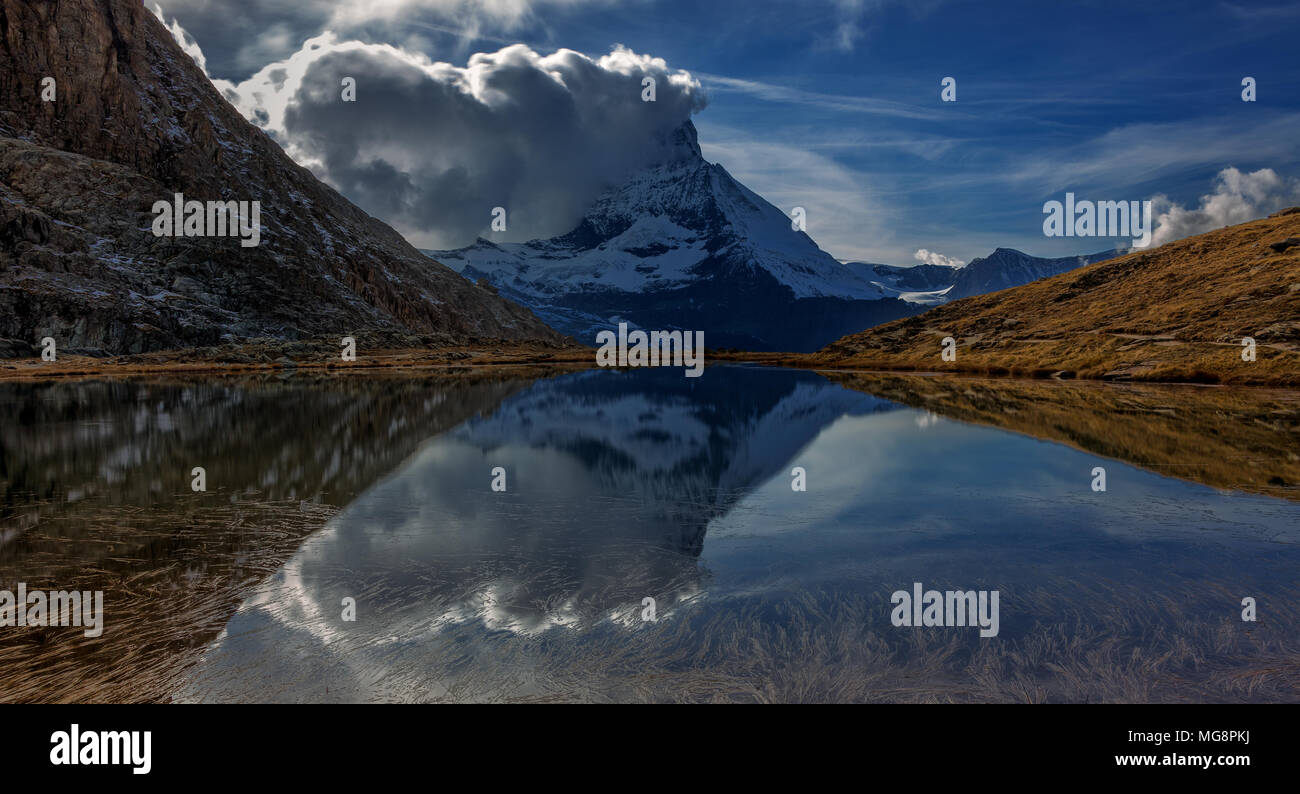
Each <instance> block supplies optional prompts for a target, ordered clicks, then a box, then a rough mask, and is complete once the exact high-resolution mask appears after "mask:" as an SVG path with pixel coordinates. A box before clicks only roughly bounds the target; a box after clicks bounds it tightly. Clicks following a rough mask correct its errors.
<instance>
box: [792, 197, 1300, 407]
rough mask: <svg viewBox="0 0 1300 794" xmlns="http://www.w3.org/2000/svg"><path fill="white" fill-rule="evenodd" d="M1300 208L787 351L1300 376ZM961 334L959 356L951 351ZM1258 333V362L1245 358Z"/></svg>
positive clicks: (866, 360) (1234, 378)
mask: <svg viewBox="0 0 1300 794" xmlns="http://www.w3.org/2000/svg"><path fill="white" fill-rule="evenodd" d="M1298 235H1300V209H1292V210H1287V211H1285V212H1284V213H1278V214H1276V215H1274V216H1272V217H1270V218H1266V219H1262V220H1258V221H1252V222H1250V223H1244V224H1241V225H1239V226H1231V227H1228V228H1226V229H1220V230H1218V231H1214V232H1209V233H1207V234H1202V235H1199V236H1196V237H1189V238H1187V239H1185V240H1179V241H1176V242H1172V243H1168V244H1166V245H1163V246H1161V247H1159V248H1156V249H1153V250H1150V251H1142V252H1137V253H1132V254H1128V255H1126V256H1122V257H1119V258H1117V259H1112V260H1109V261H1106V262H1099V263H1097V264H1095V265H1089V266H1087V267H1082V268H1079V269H1077V270H1071V271H1069V272H1067V273H1062V274H1061V275H1059V276H1054V277H1052V278H1048V279H1043V280H1042V281H1035V282H1033V283H1031V284H1025V285H1024V286H1020V287H1015V288H1013V289H1008V290H1003V291H1001V292H995V293H991V294H988V295H979V296H976V297H973V298H966V299H964V300H959V301H955V302H953V303H950V304H947V305H944V306H939V307H936V308H934V309H931V310H930V311H928V312H925V313H924V314H920V315H917V316H915V317H910V318H907V319H904V320H897V321H894V322H891V323H886V324H885V325H881V326H878V327H876V328H872V329H870V330H867V331H864V332H862V333H859V334H854V335H851V336H847V337H844V338H843V339H841V340H839V341H837V342H835V343H833V344H831V345H829V346H827V347H826V348H825V349H823V350H821V351H819V352H817V353H814V354H811V355H809V356H789V357H785V358H782V359H779V360H781V361H783V363H790V364H794V365H798V366H815V367H852V368H857V369H878V370H922V371H940V372H970V373H980V374H1011V375H1021V376H1036V377H1041V376H1047V375H1050V374H1052V373H1057V372H1061V373H1064V374H1065V375H1066V376H1072V377H1079V378H1105V379H1130V380H1146V381H1181V382H1195V383H1231V384H1243V385H1271V386H1300V246H1295V245H1293V246H1290V247H1286V248H1285V250H1277V248H1276V247H1275V246H1274V244H1275V243H1281V242H1283V241H1285V240H1287V239H1288V238H1292V237H1297V236H1298ZM948 336H951V337H953V338H954V339H956V341H957V360H956V362H944V361H943V360H942V359H941V357H940V346H941V340H942V339H943V338H944V337H948ZM1247 336H1249V337H1252V338H1254V339H1255V340H1256V343H1257V345H1258V350H1257V360H1256V361H1254V362H1245V361H1242V358H1241V351H1242V347H1241V340H1242V338H1243V337H1247Z"/></svg>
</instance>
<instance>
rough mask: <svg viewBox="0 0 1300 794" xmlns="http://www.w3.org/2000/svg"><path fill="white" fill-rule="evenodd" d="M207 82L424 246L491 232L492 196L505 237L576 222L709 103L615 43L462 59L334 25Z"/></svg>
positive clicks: (691, 81)
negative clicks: (586, 49)
mask: <svg viewBox="0 0 1300 794" xmlns="http://www.w3.org/2000/svg"><path fill="white" fill-rule="evenodd" d="M171 29H172V32H173V33H174V34H175V35H177V37H178V39H180V40H181V41H182V43H183V44H184V45H185V46H186V49H187V51H188V52H189V53H190V54H191V55H192V56H194V57H195V59H196V60H197V61H198V62H199V63H200V64H202V63H203V61H202V58H203V54H202V52H201V51H200V50H199V48H198V45H197V44H195V43H194V42H193V40H192V39H190V38H189V37H187V36H186V35H185V32H184V31H183V30H182V29H181V28H180V26H179V25H177V24H175V23H174V22H173V23H172V24H171ZM348 77H350V78H353V79H354V80H355V85H356V92H355V96H356V101H354V102H345V101H343V81H344V78H348ZM647 77H649V78H653V79H654V81H655V85H654V94H655V101H653V102H647V101H644V100H643V94H644V92H645V88H644V83H643V81H644V79H645V78H647ZM214 82H215V83H216V85H217V86H218V88H220V89H221V90H222V91H223V92H224V93H225V94H226V96H227V98H228V99H229V100H230V101H231V102H232V103H233V104H234V105H235V106H236V107H237V108H239V110H240V111H241V112H242V113H243V114H244V115H245V116H247V117H248V118H250V119H252V120H253V121H254V122H255V123H257V124H259V125H260V126H261V127H262V128H263V129H265V130H266V131H267V132H268V133H270V134H271V135H273V136H274V137H275V138H276V139H277V140H279V141H280V143H281V145H283V146H284V147H285V149H286V151H288V153H289V155H290V156H292V157H293V158H294V159H295V160H297V161H298V162H299V163H302V164H303V165H306V166H307V167H309V168H311V169H312V170H313V171H314V172H315V173H316V174H317V176H319V177H320V178H321V179H323V180H324V181H325V182H327V183H329V184H330V185H331V186H333V187H335V188H336V189H338V190H339V191H340V192H341V193H343V194H344V195H346V196H347V197H348V198H349V199H351V200H352V201H353V202H355V203H356V204H357V205H358V206H360V207H361V208H362V209H364V210H366V211H367V212H369V213H370V214H372V215H374V216H376V217H379V218H382V219H383V220H385V221H386V222H388V223H389V224H391V225H392V226H394V227H395V228H396V229H398V231H400V232H402V233H403V234H404V235H405V236H406V237H407V239H409V240H411V242H412V243H414V244H415V245H417V246H421V247H429V248H454V247H458V246H462V245H468V244H470V243H472V242H473V241H474V239H475V237H477V236H485V237H487V236H489V235H488V232H489V229H490V227H491V223H492V220H493V209H494V208H495V207H503V208H505V210H506V231H505V232H504V233H501V232H496V233H492V234H491V239H493V240H496V241H520V240H528V239H533V238H536V237H549V236H552V235H556V234H562V233H564V232H567V231H569V230H571V229H572V228H573V227H574V225H575V224H576V223H577V222H578V220H580V219H581V217H582V214H583V212H584V211H585V210H587V209H588V208H589V207H590V206H591V203H592V202H593V200H594V199H595V198H596V196H597V195H598V194H599V193H600V192H601V191H602V190H604V189H606V188H608V187H610V186H613V185H615V184H618V183H619V182H620V181H621V180H623V179H624V178H625V177H626V176H627V175H628V174H629V173H630V172H631V171H633V170H635V169H636V168H640V167H643V166H645V165H648V164H651V163H655V162H660V161H662V160H663V159H665V158H666V157H668V156H670V154H671V152H670V150H669V147H670V141H671V140H672V136H671V133H672V131H673V130H675V129H677V128H678V127H680V126H681V125H682V124H683V123H685V122H686V121H688V120H689V119H690V118H691V115H692V114H693V113H695V112H696V111H699V110H701V109H703V107H704V105H705V97H704V93H703V91H702V89H701V87H700V83H699V81H698V80H696V79H695V78H694V77H692V76H691V75H690V74H689V73H687V72H685V71H681V70H670V69H669V68H668V65H667V64H666V63H665V62H664V61H663V59H661V58H654V57H651V56H648V55H640V54H637V53H634V52H632V51H631V50H629V49H626V48H624V47H621V46H620V47H615V48H614V49H613V51H611V52H610V53H609V54H608V55H604V56H602V57H599V58H590V57H588V56H586V55H583V54H582V53H578V52H574V51H572V50H565V49H561V50H558V51H556V52H554V53H551V54H549V55H542V54H539V53H537V52H535V51H533V50H532V49H530V48H529V47H527V46H526V45H523V44H515V45H511V46H508V47H505V48H503V49H501V50H499V51H497V52H494V53H477V54H474V55H472V56H470V58H469V60H468V62H467V64H466V65H465V66H464V67H459V66H454V65H452V64H450V63H440V62H435V61H433V60H430V59H429V58H428V57H426V56H424V55H422V54H419V53H413V52H409V51H407V50H404V49H401V48H398V47H394V46H391V45H387V44H367V43H363V42H359V41H341V40H339V38H338V37H337V36H336V35H334V34H333V33H330V32H326V33H324V34H322V35H320V36H316V37H314V38H311V39H308V40H307V41H306V42H304V43H303V45H302V47H301V48H300V49H299V50H298V51H297V52H295V53H294V54H293V55H291V56H290V57H288V58H286V59H284V60H281V61H277V62H275V63H272V64H269V65H267V66H265V67H263V68H262V69H260V70H258V71H257V72H256V73H255V74H253V75H252V76H251V77H250V78H248V79H247V80H245V81H243V82H241V83H238V84H234V83H231V82H229V81H225V80H216V81H214Z"/></svg>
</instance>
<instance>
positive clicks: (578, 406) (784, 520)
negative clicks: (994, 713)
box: [0, 366, 1300, 701]
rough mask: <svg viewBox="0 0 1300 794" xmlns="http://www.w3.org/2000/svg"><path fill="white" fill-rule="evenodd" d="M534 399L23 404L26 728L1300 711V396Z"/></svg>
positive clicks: (683, 393) (733, 381)
mask: <svg viewBox="0 0 1300 794" xmlns="http://www.w3.org/2000/svg"><path fill="white" fill-rule="evenodd" d="M536 374H537V373H533V372H518V373H514V372H510V371H505V370H502V371H500V372H496V373H482V372H462V373H455V374H447V375H437V376H435V375H420V376H415V375H411V376H405V377H400V376H379V375H373V376H371V375H364V374H363V375H355V374H354V375H348V376H342V375H331V376H324V375H317V376H312V375H308V374H297V375H293V374H289V375H285V376H282V377H273V376H267V377H263V378H260V379H250V378H243V379H215V378H214V379H191V380H188V381H186V380H179V379H178V380H175V381H170V380H124V381H106V382H68V383H38V384H37V383H14V382H9V383H3V384H0V405H3V410H4V416H5V423H4V428H3V430H2V431H0V494H2V497H3V501H0V587H2V588H7V589H10V590H13V589H14V588H16V586H17V584H18V583H19V582H25V583H26V584H27V586H28V588H29V589H30V588H35V587H44V588H47V589H59V588H69V589H70V588H73V587H78V588H81V589H102V590H103V591H104V600H105V616H104V621H105V631H104V634H103V637H101V638H98V639H91V638H85V637H83V636H82V634H81V631H80V630H79V629H74V628H66V627H45V628H32V627H25V628H17V627H9V628H3V627H0V674H2V675H3V679H0V680H4V681H6V682H7V683H6V684H0V700H49V699H73V700H86V699H88V700H135V699H147V700H179V701H372V700H380V701H435V700H449V701H511V700H562V701H628V700H636V701H640V700H649V701H676V700H686V701H710V700H719V701H947V700H960V701H986V700H998V701H1148V700H1159V701H1180V700H1188V701H1203V700H1214V701H1247V700H1264V701H1276V700H1286V701H1295V700H1300V690H1298V689H1297V686H1298V685H1300V545H1298V542H1300V503H1297V501H1294V496H1293V495H1294V494H1295V490H1296V489H1295V485H1296V482H1295V475H1294V472H1295V469H1296V467H1297V463H1296V460H1297V459H1296V458H1295V456H1294V454H1291V455H1290V457H1288V454H1290V453H1289V452H1288V450H1290V451H1294V450H1296V449H1300V445H1295V443H1294V442H1295V441H1296V440H1297V427H1298V426H1300V423H1297V420H1296V415H1297V414H1296V411H1295V410H1294V408H1295V405H1296V402H1295V395H1285V394H1281V395H1279V394H1277V393H1274V394H1272V395H1270V396H1268V398H1267V400H1265V398H1263V397H1260V398H1258V399H1259V400H1260V401H1262V402H1260V404H1259V405H1258V406H1255V405H1253V404H1251V401H1252V400H1255V399H1256V398H1255V397H1254V396H1253V395H1249V394H1247V395H1246V396H1244V397H1242V396H1239V395H1238V393H1232V394H1231V395H1229V394H1228V392H1227V391H1226V390H1207V389H1195V388H1192V387H1164V388H1160V387H1145V388H1143V389H1138V390H1133V389H1125V388H1124V387H1113V386H1106V385H1101V384H1060V385H1054V386H1050V387H1049V386H1042V387H1039V386H1032V385H1024V386H1017V385H1015V382H1010V381H1009V382H1007V383H1006V384H1005V385H999V384H998V383H995V382H990V381H982V382H980V383H979V389H978V390H977V389H976V388H975V387H974V386H969V385H967V384H966V383H964V382H963V381H961V380H960V379H956V378H931V379H923V378H913V379H910V380H909V379H905V378H894V379H892V380H891V381H889V383H887V384H886V383H884V382H883V381H881V382H879V383H875V382H868V383H866V384H865V385H864V384H862V383H858V384H856V385H854V384H853V383H848V382H844V381H843V380H841V381H836V380H835V379H834V378H831V377H824V376H823V375H820V374H817V373H812V372H803V371H793V370H783V369H770V368H759V367H749V366H714V367H710V368H708V369H707V371H706V372H705V374H704V376H703V377H701V378H689V379H688V378H684V377H682V374H681V371H680V370H636V371H621V372H620V371H607V370H587V371H567V372H557V371H554V370H551V371H547V372H546V373H545V376H544V377H536ZM932 384H937V385H932ZM934 388H943V389H946V390H947V391H945V392H944V393H943V394H936V393H929V392H928V391H927V390H931V389H934ZM1016 388H1024V389H1040V388H1041V389H1042V391H1041V393H1040V392H1038V391H1032V392H1026V393H1025V395H1021V397H1019V398H1018V400H1019V401H1018V402H1014V403H1013V402H1011V400H1012V395H1011V393H1012V391H1013V390H1014V389H1016ZM1238 391H1240V390H1238ZM1000 395H1004V396H1005V401H1004V400H1003V397H1002V396H1000ZM1229 396H1230V397H1231V399H1233V400H1238V401H1244V402H1236V403H1233V405H1234V406H1235V407H1234V408H1232V410H1234V411H1239V412H1241V416H1242V417H1243V418H1241V419H1240V420H1239V421H1238V420H1233V421H1221V420H1222V417H1223V416H1225V410H1226V409H1225V408H1224V407H1223V406H1222V405H1221V404H1220V403H1218V402H1215V401H1221V400H1226V399H1229ZM990 403H991V404H990ZM1243 404H1244V407H1243ZM1053 410H1055V411H1056V412H1055V413H1053ZM1288 411H1290V413H1288ZM1206 417H1217V418H1215V419H1210V418H1206ZM1209 423H1213V424H1209ZM1270 423H1273V424H1270ZM1049 439H1050V440H1049ZM1270 445H1271V446H1270ZM1135 464H1137V465H1135ZM195 467H202V468H203V470H204V476H205V479H206V491H205V492H202V493H195V492H194V491H193V490H192V488H191V483H192V481H193V477H194V475H193V470H194V468H195ZM1098 467H1100V468H1102V469H1104V480H1105V490H1098V487H1097V486H1098V484H1099V480H1098V476H1097V473H1096V471H1095V470H1096V469H1097V468H1098ZM494 485H495V488H494ZM796 485H797V486H802V490H798V489H796V488H795V487H792V486H796ZM502 488H503V490H502ZM1270 489H1271V490H1270ZM1283 497H1286V498H1283ZM915 583H920V588H922V589H923V590H925V591H928V590H936V591H984V592H986V593H991V592H993V591H997V594H998V600H997V615H996V618H997V621H996V635H995V636H981V630H980V627H979V626H972V625H969V624H968V625H962V626H944V625H928V626H912V625H904V626H899V625H895V621H894V620H893V619H892V618H893V617H894V615H895V604H894V599H893V594H894V593H895V592H896V591H905V592H907V593H908V594H909V596H910V595H911V594H912V593H913V588H914V584H915ZM647 599H653V601H652V602H651V601H649V600H647ZM1243 599H1253V602H1252V603H1253V607H1251V610H1252V611H1253V616H1254V617H1255V619H1254V620H1244V619H1243V611H1245V610H1247V607H1246V606H1244V605H1243ZM917 609H918V612H917V613H916V614H918V615H919V605H918V607H917ZM908 614H909V618H910V616H911V614H912V613H911V612H910V610H908ZM973 618H974V616H973V615H972V621H973Z"/></svg>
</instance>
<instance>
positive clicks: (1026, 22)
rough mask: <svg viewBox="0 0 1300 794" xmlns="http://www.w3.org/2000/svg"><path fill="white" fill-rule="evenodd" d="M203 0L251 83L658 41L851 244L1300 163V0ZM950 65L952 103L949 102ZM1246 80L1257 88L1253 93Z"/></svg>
mask: <svg viewBox="0 0 1300 794" xmlns="http://www.w3.org/2000/svg"><path fill="white" fill-rule="evenodd" d="M206 5H209V4H206V3H198V2H197V0H172V1H171V2H163V3H162V7H163V9H164V12H165V14H166V15H167V16H168V18H171V17H172V16H175V18H176V19H177V20H178V21H179V22H180V23H181V24H182V25H183V26H184V27H185V29H186V30H187V31H188V32H189V33H190V34H191V35H192V36H194V38H195V39H196V40H197V42H198V44H199V45H200V46H201V47H202V48H203V51H204V54H205V56H206V58H207V65H208V69H209V72H210V74H211V75H212V76H213V77H214V78H226V79H230V80H233V81H236V82H237V81H238V80H240V79H243V78H245V77H247V76H248V74H249V73H251V72H252V71H254V70H255V68H256V67H258V66H260V65H262V64H264V63H269V62H271V61H273V60H276V59H279V58H284V57H287V56H288V55H289V54H290V53H292V52H293V51H294V50H296V49H297V48H298V47H299V46H301V44H302V40H303V39H304V38H305V37H306V36H307V35H315V34H316V33H318V32H320V30H323V29H327V28H328V29H332V30H336V31H340V35H342V36H343V37H345V38H356V39H359V40H363V41H373V42H384V43H389V44H394V45H396V46H399V47H402V48H404V49H408V50H414V51H419V52H422V53H423V54H425V55H427V56H428V57H429V58H430V59H432V60H434V61H446V62H449V63H451V64H454V65H458V66H463V65H465V63H466V60H467V59H468V58H469V56H470V55H471V54H473V53H476V52H493V51H496V50H498V49H500V48H501V47H502V46H503V45H505V44H508V43H516V42H522V43H524V44H527V45H528V46H529V47H531V48H532V49H533V50H535V51H537V52H539V53H543V54H545V53H551V52H553V51H554V50H556V49H557V48H561V47H564V48H570V49H574V50H577V51H579V52H582V53H585V54H587V55H590V56H592V57H598V56H600V55H603V54H607V53H609V52H610V50H611V48H612V47H613V46H614V45H615V44H622V45H625V46H626V47H628V48H630V49H631V50H633V51H635V52H636V53H642V54H647V55H651V56H654V57H656V58H662V59H664V60H665V61H666V62H667V65H668V67H669V68H670V69H681V70H685V71H687V72H689V73H690V74H691V75H692V76H694V77H695V78H697V79H698V80H699V81H700V82H701V84H702V85H703V87H704V89H705V92H706V94H707V97H708V104H707V107H705V108H704V109H703V110H701V111H699V112H698V113H697V114H696V116H695V124H696V126H697V127H698V129H699V132H700V143H701V146H702V148H703V150H704V154H705V157H706V158H707V159H709V160H713V161H717V162H720V163H722V164H723V165H724V166H725V167H726V168H727V169H728V170H729V171H731V173H732V174H733V175H735V176H736V177H737V178H739V179H740V180H741V181H742V182H744V183H745V184H747V185H748V186H749V187H751V188H752V189H754V190H755V191H757V192H758V193H760V194H761V195H763V196H764V197H765V198H767V199H769V200H770V201H772V202H773V203H774V204H776V205H777V206H779V207H781V208H782V209H786V210H788V209H789V208H790V207H792V206H795V205H799V206H804V207H806V208H807V212H808V232H809V234H811V235H812V236H813V238H814V239H816V240H817V241H818V242H819V243H820V244H821V245H822V247H823V248H825V249H827V250H828V251H830V252H831V253H832V254H834V255H836V256H838V257H840V258H846V259H847V258H854V259H868V260H870V261H884V262H891V263H897V264H914V263H916V261H917V259H916V257H915V253H914V252H916V251H917V250H918V249H927V250H929V251H934V252H940V253H942V254H943V255H946V256H950V257H953V258H955V259H958V260H963V261H966V260H970V259H972V258H974V257H976V256H982V255H985V254H987V253H988V252H989V251H991V250H992V249H993V248H995V247H997V246H1008V247H1014V248H1020V249H1022V250H1025V251H1027V252H1029V253H1031V254H1036V255H1043V256H1047V255H1052V256H1060V255H1065V254H1071V253H1084V252H1091V251H1096V250H1102V249H1105V248H1109V247H1112V245H1113V243H1115V242H1116V241H1114V240H1097V239H1079V238H1046V237H1044V236H1043V234H1042V219H1043V214H1042V205H1043V202H1045V201H1048V200H1050V199H1060V198H1061V197H1062V196H1063V195H1064V193H1065V192H1066V191H1067V190H1068V191H1073V192H1074V193H1076V195H1079V196H1080V197H1088V198H1096V199H1108V200H1136V199H1147V198H1151V197H1153V196H1155V195H1162V196H1166V197H1168V199H1169V201H1170V202H1172V203H1173V204H1177V205H1182V206H1184V207H1186V208H1189V209H1191V210H1196V209H1197V208H1198V207H1200V205H1201V203H1202V198H1201V197H1202V196H1205V195H1207V194H1211V193H1212V192H1214V191H1216V177H1217V175H1218V174H1219V173H1220V172H1221V171H1222V170H1223V169H1225V168H1229V167H1233V168H1236V169H1239V170H1240V171H1241V172H1246V173H1249V172H1255V171H1258V170H1259V169H1271V170H1272V171H1273V172H1275V174H1276V176H1277V177H1278V181H1276V182H1275V183H1273V184H1272V186H1271V187H1270V188H1269V189H1268V195H1251V194H1250V190H1247V191H1246V193H1247V194H1246V195H1244V196H1243V195H1237V196H1235V198H1234V197H1232V196H1229V197H1228V198H1227V199H1225V201H1232V200H1235V201H1236V202H1237V203H1242V202H1245V203H1246V204H1250V205H1252V206H1248V207H1246V208H1245V209H1244V210H1243V209H1241V208H1237V211H1238V212H1241V211H1245V212H1251V211H1255V212H1261V213H1262V212H1266V211H1268V210H1269V209H1272V208H1275V206H1276V205H1277V204H1279V203H1288V200H1289V199H1290V198H1291V197H1294V196H1295V195H1297V194H1296V193H1295V192H1293V191H1294V188H1295V181H1294V180H1296V179H1297V177H1300V56H1297V54H1296V53H1297V50H1300V45H1298V44H1297V42H1300V4H1294V3H1292V4H1289V5H1287V4H1276V5H1268V4H1230V3H1199V2H1168V3H1166V2H1148V3H1142V4H1130V3H1119V2H1085V3H1068V4H1067V3H1043V2H1041V0H1040V1H1039V2H998V3H987V2H985V3H976V2H938V1H935V2H919V3H891V2H869V0H861V1H857V0H838V1H831V2H822V1H820V0H808V1H807V2H797V3H764V2H712V1H711V2H699V0H692V1H689V2H684V1H681V0H662V1H659V2H655V1H652V0H644V1H641V2H621V3H614V2H602V1H599V0H592V1H590V2H587V1H584V0H548V1H546V2H540V1H539V2H527V1H526V0H491V1H490V2H486V3H479V4H466V3H465V2H463V0H445V1H444V0H388V1H387V2H386V3H378V4H376V6H375V7H376V8H377V9H378V10H375V11H372V12H369V13H370V14H371V15H370V16H366V15H365V14H363V13H361V12H353V13H351V15H350V16H347V17H346V21H345V22H344V21H341V20H342V19H344V18H343V17H341V16H340V13H341V12H339V11H338V10H337V9H334V10H332V11H323V10H320V9H317V11H318V13H316V15H315V16H312V15H311V14H309V13H307V12H303V11H301V9H302V5H306V6H320V5H321V4H320V3H314V4H313V3H306V4H301V5H299V6H297V7H295V10H294V12H293V15H292V16H290V15H289V12H288V11H287V10H283V9H282V12H283V13H282V16H283V19H281V18H279V17H268V18H267V19H266V20H262V21H256V20H255V21H254V23H255V24H256V29H255V31H254V32H251V33H247V34H245V35H243V36H241V37H240V38H239V39H232V38H231V37H230V36H224V37H223V34H222V33H221V32H220V30H219V29H218V28H215V27H214V24H213V22H212V21H211V20H210V19H209V18H208V17H205V16H204V14H205V13H206V12H205V11H204V10H203V9H202V8H201V6H206ZM268 5H269V6H275V5H276V4H275V3H270V4H268ZM274 12H275V9H274V8H272V9H270V10H268V11H266V12H265V13H267V14H273V13H274ZM258 37H260V38H258ZM253 39H257V40H256V43H255V45H252V44H250V43H249V42H250V41H251V40H253ZM259 61H260V63H259ZM945 76H951V77H953V78H955V79H956V81H957V101H956V102H948V103H946V102H942V101H940V80H941V79H942V78H944V77H945ZM1245 76H1251V77H1254V78H1255V79H1256V81H1257V92H1258V98H1257V101H1256V102H1243V101H1242V98H1241V92H1242V87H1241V81H1242V78H1243V77H1245ZM1220 190H1221V192H1222V186H1220ZM345 192H346V191H345ZM1227 192H1229V193H1231V192H1232V191H1231V190H1228V191H1227ZM1238 193H1240V191H1238ZM1220 203H1222V202H1216V201H1214V200H1211V201H1210V202H1209V204H1208V205H1207V207H1206V219H1207V220H1205V221H1204V223H1210V224H1211V225H1212V222H1213V220H1214V219H1215V218H1216V217H1219V216H1218V215H1216V213H1217V212H1218V209H1217V208H1218V207H1219V204H1220ZM1289 203H1300V202H1297V201H1290V202H1289ZM363 206H364V204H363ZM376 214H379V213H376ZM381 217H382V215H381ZM1225 217H1229V218H1235V217H1238V216H1237V215H1232V214H1229V215H1227V216H1225ZM1220 225H1221V224H1220ZM1197 230H1199V229H1198V228H1196V227H1195V226H1193V227H1192V228H1190V231H1197Z"/></svg>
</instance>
